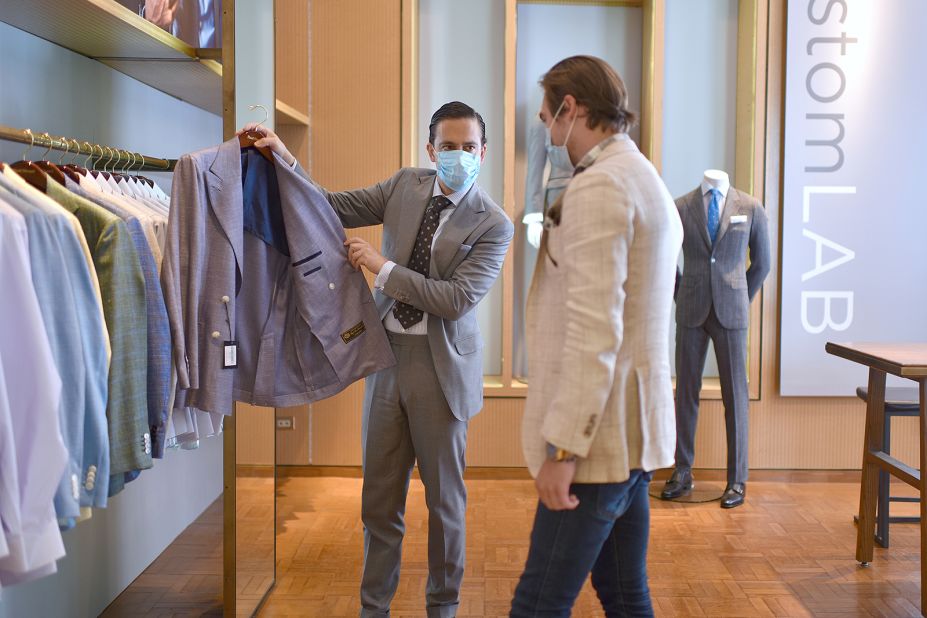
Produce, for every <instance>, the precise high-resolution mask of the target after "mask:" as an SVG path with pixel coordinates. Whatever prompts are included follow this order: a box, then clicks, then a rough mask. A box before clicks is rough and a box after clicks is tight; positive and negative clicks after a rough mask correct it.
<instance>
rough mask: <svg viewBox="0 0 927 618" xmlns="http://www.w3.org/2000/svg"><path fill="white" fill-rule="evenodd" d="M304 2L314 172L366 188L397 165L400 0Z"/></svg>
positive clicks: (338, 183) (344, 185)
mask: <svg viewBox="0 0 927 618" xmlns="http://www.w3.org/2000/svg"><path fill="white" fill-rule="evenodd" d="M311 6H312V14H311V25H312V34H311V37H310V38H311V41H310V42H311V49H312V84H311V105H312V153H313V170H312V172H313V177H314V178H315V179H316V180H317V181H318V182H320V183H321V184H322V185H323V186H325V187H326V188H327V189H330V190H335V191H338V190H343V189H353V188H357V187H365V186H367V185H370V184H373V183H375V182H377V181H380V180H382V179H384V178H387V177H389V176H390V175H391V174H393V173H394V172H395V171H396V170H397V169H399V166H400V133H399V132H400V121H401V108H400V90H401V85H402V80H401V74H400V51H401V26H402V23H401V19H400V18H401V10H400V9H401V2H400V1H399V0H313V2H312V5H311Z"/></svg>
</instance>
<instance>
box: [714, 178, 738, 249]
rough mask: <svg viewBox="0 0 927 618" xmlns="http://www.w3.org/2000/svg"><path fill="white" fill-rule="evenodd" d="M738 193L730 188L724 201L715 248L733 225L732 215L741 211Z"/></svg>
mask: <svg viewBox="0 0 927 618" xmlns="http://www.w3.org/2000/svg"><path fill="white" fill-rule="evenodd" d="M737 193H738V191H737V189H735V188H734V187H730V188H729V189H728V190H727V199H726V200H725V201H724V212H722V213H721V227H720V228H719V229H718V238H717V239H716V240H715V246H717V245H718V243H719V242H721V239H722V238H724V233H725V232H727V228H728V227H729V226H730V225H731V215H733V214H734V213H736V212H737V211H738V210H739V209H740V204H739V202H740V198H739V196H738V195H737Z"/></svg>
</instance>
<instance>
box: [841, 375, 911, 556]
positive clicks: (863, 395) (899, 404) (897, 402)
mask: <svg viewBox="0 0 927 618" xmlns="http://www.w3.org/2000/svg"><path fill="white" fill-rule="evenodd" d="M856 396H857V397H859V398H860V399H862V400H863V401H865V402H867V403H868V402H869V389H867V388H866V387H865V386H860V387H859V388H857V389H856ZM895 416H920V405H919V403H918V389H917V387H916V386H915V387H911V388H904V387H889V388H886V389H885V419H884V421H883V424H882V427H883V429H882V450H883V451H884V452H885V453H889V452H890V450H889V449H891V446H892V418H893V417H895ZM889 485H890V477H889V474H888V472H885V471H884V470H880V471H879V498H878V514H877V515H876V533H875V541H876V543H878V544H879V545H880V546H881V547H885V548H887V547H888V525H889V524H902V523H904V524H915V523H918V522H919V521H920V520H921V518H920V517H891V516H890V515H889V503H891V502H920V499H919V498H908V497H904V496H892V495H890V493H889V489H890V487H889ZM853 519H855V520H858V519H859V517H858V516H854V518H853Z"/></svg>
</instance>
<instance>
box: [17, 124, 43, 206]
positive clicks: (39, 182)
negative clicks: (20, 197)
mask: <svg viewBox="0 0 927 618" xmlns="http://www.w3.org/2000/svg"><path fill="white" fill-rule="evenodd" d="M26 132H27V133H28V134H29V139H30V142H29V146H28V147H27V148H26V150H25V151H23V154H22V157H23V158H22V160H21V161H17V162H16V163H14V164H12V165H11V166H10V168H12V169H13V171H15V172H16V173H17V174H19V175H20V176H21V177H22V179H23V180H25V181H26V182H28V183H29V184H30V185H32V186H33V187H35V188H36V189H38V190H39V191H41V192H42V193H45V191H46V190H47V189H48V176H46V175H45V172H43V171H42V170H41V168H39V167H38V166H37V165H36V164H35V163H33V162H32V161H27V160H26V155H27V154H29V151H30V150H32V147H33V146H35V136H34V135H33V134H32V131H31V130H30V129H26Z"/></svg>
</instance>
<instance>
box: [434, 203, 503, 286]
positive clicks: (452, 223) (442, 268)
mask: <svg viewBox="0 0 927 618" xmlns="http://www.w3.org/2000/svg"><path fill="white" fill-rule="evenodd" d="M488 216H489V213H487V212H486V206H485V205H484V204H483V198H482V192H481V191H480V189H479V187H477V186H476V185H474V186H473V187H471V188H470V190H469V191H468V192H467V194H466V195H465V196H464V199H463V200H462V201H461V202H460V204H459V205H458V206H457V207H456V208H454V212H453V213H451V216H450V218H448V220H447V222H446V223H445V224H444V227H442V228H441V231H440V232H439V233H438V237H437V238H436V239H435V243H434V248H433V249H432V251H431V272H430V276H431V277H432V278H443V277H445V276H446V275H447V274H448V272H447V270H448V268H449V267H450V265H451V262H452V261H453V259H454V256H455V255H457V251H459V250H460V245H461V244H463V241H464V240H466V239H467V237H468V236H469V235H470V234H472V233H473V230H474V229H476V227H477V226H478V225H479V224H480V223H481V222H482V221H483V220H484V219H485V218H486V217H488Z"/></svg>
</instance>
